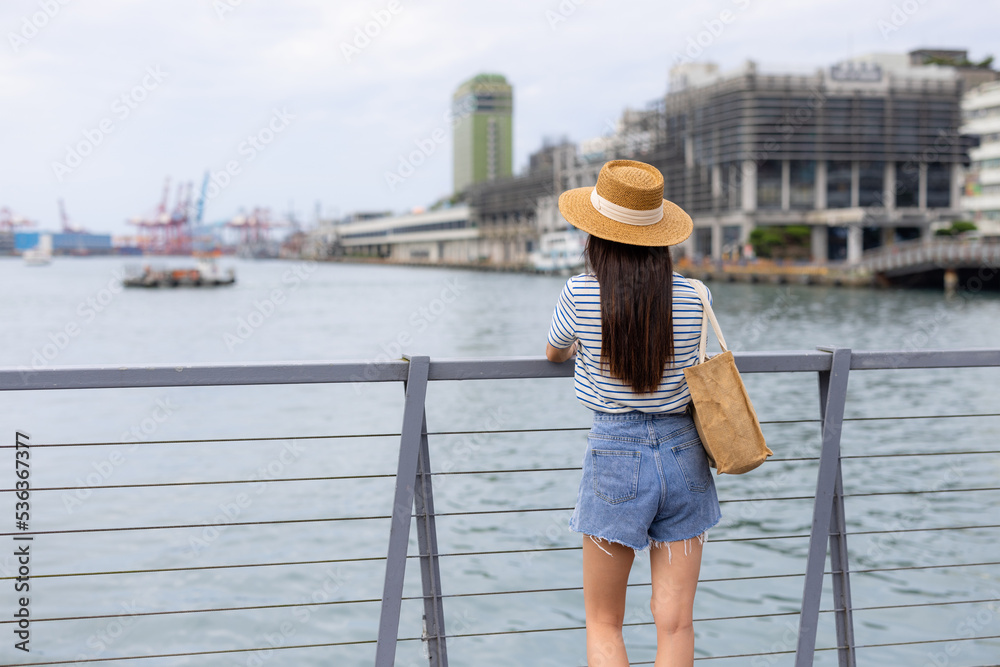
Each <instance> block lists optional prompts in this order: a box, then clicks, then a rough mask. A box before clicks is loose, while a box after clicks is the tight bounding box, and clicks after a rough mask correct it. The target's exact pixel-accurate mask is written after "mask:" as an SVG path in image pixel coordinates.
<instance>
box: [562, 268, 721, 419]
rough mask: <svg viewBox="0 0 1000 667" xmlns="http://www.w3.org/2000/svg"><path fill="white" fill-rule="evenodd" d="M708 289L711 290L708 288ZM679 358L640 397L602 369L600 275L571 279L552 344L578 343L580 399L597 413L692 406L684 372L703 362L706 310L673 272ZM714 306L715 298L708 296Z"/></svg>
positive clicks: (576, 375)
mask: <svg viewBox="0 0 1000 667" xmlns="http://www.w3.org/2000/svg"><path fill="white" fill-rule="evenodd" d="M706 289H707V288H706ZM672 295H673V310H672V319H673V325H674V359H673V361H672V362H668V363H667V364H666V365H665V366H664V368H663V380H662V381H661V382H660V386H659V388H658V389H657V390H656V391H654V392H653V393H651V394H636V393H634V392H633V391H632V389H631V387H629V385H627V384H625V383H623V382H621V381H620V380H618V379H617V378H614V377H612V376H611V375H610V373H609V371H608V368H607V365H606V364H605V365H604V367H603V368H602V367H601V363H600V361H601V288H600V285H599V284H598V283H597V277H596V276H594V275H590V274H581V275H579V276H574V277H572V278H570V279H569V280H568V281H566V286H565V287H564V288H563V291H562V294H561V295H560V296H559V301H558V302H557V303H556V309H555V313H553V315H552V326H551V327H550V328H549V343H551V344H552V346H553V347H558V348H567V347H569V346H570V345H572V344H573V341H576V340H579V341H580V345H579V350H578V352H577V357H576V369H575V372H574V378H575V384H576V397H577V398H578V399H580V402H581V403H583V404H584V405H585V406H587V407H588V408H590V409H592V410H597V411H598V412H630V411H632V410H638V411H639V412H657V413H661V412H667V413H679V412H684V411H685V409H686V408H687V406H688V403H690V402H691V395H690V393H689V392H688V388H687V382H686V381H685V380H684V369H685V368H688V367H690V366H694V365H695V364H696V363H698V342H699V340H700V338H701V319H702V306H701V300H700V299H699V298H698V293H697V292H695V291H694V287H692V286H691V283H690V282H689V281H688V279H687V278H685V277H684V276H682V275H680V274H679V273H676V272H675V273H674V284H673V291H672ZM709 303H711V294H709Z"/></svg>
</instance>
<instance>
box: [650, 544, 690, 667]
mask: <svg viewBox="0 0 1000 667" xmlns="http://www.w3.org/2000/svg"><path fill="white" fill-rule="evenodd" d="M685 543H686V545H685ZM701 551H702V542H701V540H699V539H697V538H694V539H690V540H684V541H681V542H671V543H670V544H669V546H668V545H665V544H664V545H660V546H659V547H654V548H652V549H650V550H649V567H650V571H651V573H652V579H653V596H652V599H651V601H650V607H651V608H652V610H653V622H654V623H655V624H656V663H655V666H656V667H682V666H683V667H691V665H693V664H694V627H693V626H692V623H691V618H692V614H693V613H694V612H693V610H694V593H695V589H696V588H697V587H698V573H699V572H700V571H701Z"/></svg>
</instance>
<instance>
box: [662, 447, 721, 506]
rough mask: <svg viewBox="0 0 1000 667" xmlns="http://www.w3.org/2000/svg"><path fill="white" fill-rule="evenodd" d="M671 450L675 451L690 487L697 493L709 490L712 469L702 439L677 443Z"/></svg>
mask: <svg viewBox="0 0 1000 667" xmlns="http://www.w3.org/2000/svg"><path fill="white" fill-rule="evenodd" d="M671 451H673V453H674V459H675V460H676V461H677V467H678V468H680V469H681V474H682V475H684V481H686V482H687V486H688V489H690V490H691V491H694V492H696V493H700V492H703V491H707V490H708V487H709V486H710V485H711V484H712V471H711V470H710V469H709V467H708V455H707V454H706V453H705V448H704V447H702V445H701V440H692V441H691V442H687V443H684V444H683V445H677V446H676V447H673V448H672V449H671Z"/></svg>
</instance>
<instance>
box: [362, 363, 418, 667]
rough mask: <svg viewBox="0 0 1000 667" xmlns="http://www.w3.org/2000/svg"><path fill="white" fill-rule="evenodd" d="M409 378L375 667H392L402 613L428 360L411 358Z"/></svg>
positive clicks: (407, 380) (400, 439)
mask: <svg viewBox="0 0 1000 667" xmlns="http://www.w3.org/2000/svg"><path fill="white" fill-rule="evenodd" d="M409 361H410V368H409V371H408V373H407V379H406V402H405V404H404V407H403V428H402V430H401V435H400V438H399V463H398V465H397V467H396V492H395V494H394V498H393V503H392V523H391V524H390V527H389V552H388V555H387V558H386V562H385V584H384V585H383V587H382V610H381V613H380V617H379V625H378V643H377V644H376V648H375V667H393V663H394V662H395V660H396V641H397V639H398V637H399V610H400V606H401V605H402V597H403V578H404V576H405V574H406V549H407V546H408V545H409V541H410V520H411V519H412V517H413V513H412V510H413V496H414V489H415V488H416V483H417V464H418V460H419V458H420V455H419V453H420V444H421V440H422V439H423V438H424V437H425V436H424V404H425V401H426V398H427V375H428V372H429V370H430V359H429V358H428V357H411V358H410V360H409Z"/></svg>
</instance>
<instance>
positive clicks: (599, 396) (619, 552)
mask: <svg viewBox="0 0 1000 667" xmlns="http://www.w3.org/2000/svg"><path fill="white" fill-rule="evenodd" d="M559 210H560V211H561V212H562V214H563V216H564V217H565V218H566V219H567V220H568V221H569V222H570V223H571V224H572V225H573V226H575V227H577V228H579V229H581V230H583V231H585V232H588V233H589V234H590V237H589V238H588V240H587V246H586V251H585V255H586V259H587V264H588V268H589V272H588V273H586V274H583V275H579V276H575V277H573V278H570V279H569V281H568V282H567V283H566V286H565V288H564V289H563V291H562V295H561V296H560V297H559V301H558V303H557V304H556V308H555V313H554V315H553V318H552V326H551V328H550V330H549V336H548V346H547V350H546V356H547V357H548V359H549V360H550V361H554V362H563V361H566V360H568V359H570V358H571V357H573V356H574V355H576V357H577V358H576V369H575V385H576V395H577V398H578V399H579V400H580V402H581V403H583V404H584V405H585V406H587V407H588V408H590V409H592V410H593V411H594V422H593V426H592V428H591V430H590V433H589V435H588V438H587V454H586V458H585V460H584V465H583V479H582V481H581V483H580V492H579V496H578V499H577V503H576V509H575V511H574V512H573V517H572V519H571V520H570V528H571V529H572V530H575V531H577V532H581V533H583V534H584V538H583V597H584V607H585V611H586V617H587V659H588V664H589V665H590V667H619V666H621V667H627V665H628V658H627V656H626V652H625V645H624V641H623V639H622V622H623V620H624V615H625V590H626V588H625V587H626V584H627V583H628V576H629V571H630V570H631V567H632V560H633V558H634V556H635V551H636V550H642V549H646V548H647V547H653V548H651V549H650V559H649V560H650V569H651V573H652V582H653V586H652V599H651V603H650V606H651V608H652V611H653V620H654V622H655V624H656V641H657V648H656V663H655V664H656V667H666V666H668V665H670V666H674V665H691V664H692V661H693V660H694V630H693V627H692V623H691V620H692V608H693V606H694V594H695V588H696V587H697V585H698V572H699V569H700V567H701V553H702V545H703V543H704V537H705V531H707V530H708V529H709V528H711V527H712V526H714V525H715V524H716V523H718V521H719V519H720V518H721V514H720V512H719V501H718V498H717V496H716V493H715V484H714V482H713V481H712V474H711V471H710V470H709V466H708V459H707V456H706V454H705V450H704V448H703V447H702V445H701V441H700V440H699V439H698V432H697V431H696V430H695V426H694V422H693V420H692V419H691V417H690V416H689V414H688V413H687V407H688V404H689V403H690V395H689V393H688V389H687V384H686V383H685V381H684V373H683V369H684V368H687V367H688V366H693V365H694V364H695V363H696V362H697V358H698V341H699V337H700V335H701V318H702V306H701V301H700V300H699V298H698V295H697V293H696V292H695V290H694V288H693V287H692V286H691V284H690V282H689V281H688V280H687V279H686V278H684V277H683V276H681V275H680V274H677V273H674V272H673V265H672V262H671V259H670V251H669V248H668V246H671V245H675V244H677V243H680V242H681V241H683V240H684V239H686V238H687V237H688V236H690V234H691V229H692V223H691V218H690V216H688V215H687V214H686V213H685V212H684V211H683V210H681V208H680V207H678V206H677V205H675V204H673V203H672V202H669V201H666V200H664V199H663V176H662V175H661V174H660V172H659V171H658V170H657V169H656V168H655V167H652V166H650V165H648V164H645V163H642V162H634V161H632V160H615V161H612V162H608V163H607V164H605V165H604V166H603V167H602V168H601V172H600V174H599V176H598V179H597V186H596V187H594V188H576V189H574V190H569V191H567V192H564V193H563V194H562V195H561V196H560V197H559ZM661 547H662V548H661Z"/></svg>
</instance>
